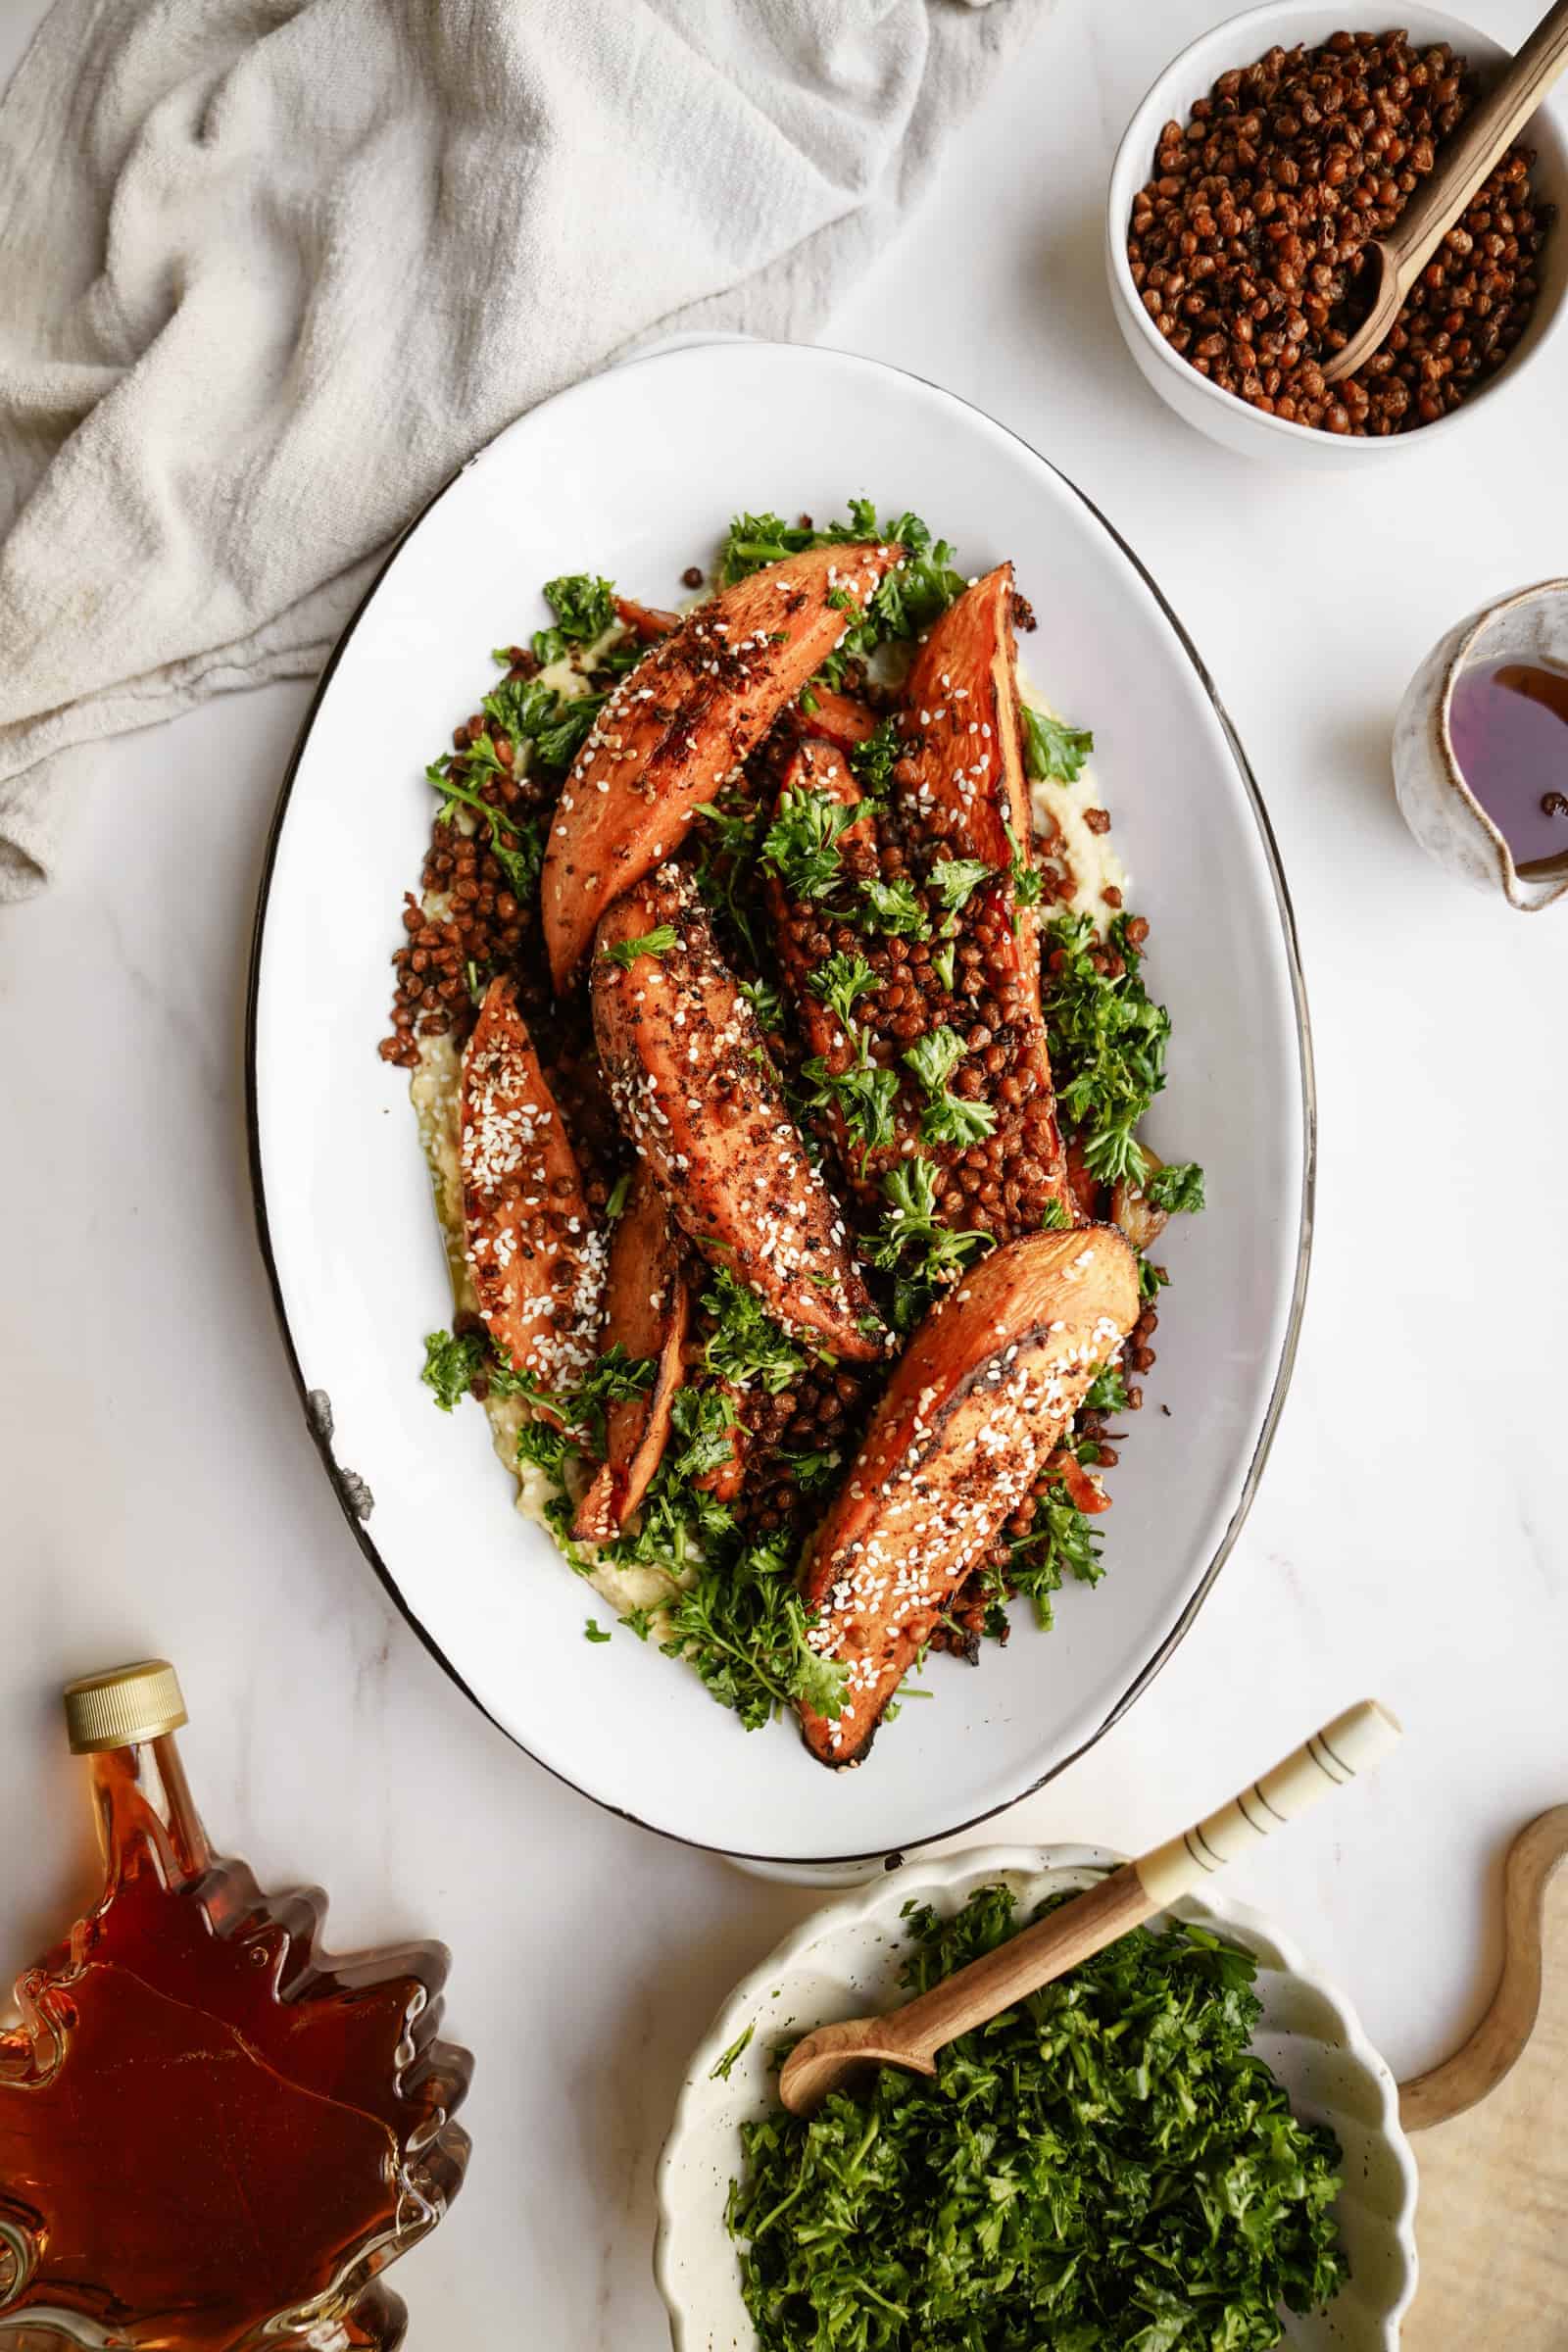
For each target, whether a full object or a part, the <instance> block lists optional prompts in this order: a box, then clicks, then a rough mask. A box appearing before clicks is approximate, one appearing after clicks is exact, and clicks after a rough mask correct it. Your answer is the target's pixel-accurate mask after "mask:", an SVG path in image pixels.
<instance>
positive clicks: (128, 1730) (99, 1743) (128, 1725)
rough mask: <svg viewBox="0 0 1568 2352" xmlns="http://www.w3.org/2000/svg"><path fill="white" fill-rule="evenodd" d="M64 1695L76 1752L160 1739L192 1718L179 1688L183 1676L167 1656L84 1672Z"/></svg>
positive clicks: (68, 1687)
mask: <svg viewBox="0 0 1568 2352" xmlns="http://www.w3.org/2000/svg"><path fill="white" fill-rule="evenodd" d="M65 1700H66V1730H67V1732H68V1733H69V1735H70V1738H71V1752H72V1754H73V1756H86V1755H91V1754H92V1753H93V1752H94V1751H95V1750H96V1749H98V1748H101V1747H134V1746H135V1745H136V1744H137V1742H138V1741H139V1740H161V1739H162V1738H163V1736H164V1734H165V1732H177V1731H178V1729H179V1727H180V1725H181V1724H182V1723H188V1722H189V1721H190V1718H189V1716H188V1715H187V1714H186V1712H185V1701H184V1700H183V1698H181V1696H180V1694H179V1677H178V1675H177V1674H176V1673H175V1672H174V1669H173V1668H172V1666H171V1664H170V1663H169V1660H168V1659H167V1658H140V1659H138V1660H137V1661H136V1663H135V1664H134V1665H132V1666H111V1667H109V1668H108V1669H107V1671H106V1672H104V1673H103V1674H84V1675H82V1676H81V1678H80V1680H79V1681H77V1682H74V1683H68V1684H67V1685H66V1689H65Z"/></svg>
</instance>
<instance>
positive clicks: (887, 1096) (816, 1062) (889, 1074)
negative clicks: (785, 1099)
mask: <svg viewBox="0 0 1568 2352" xmlns="http://www.w3.org/2000/svg"><path fill="white" fill-rule="evenodd" d="M850 1034H851V1036H852V1037H853V1039H854V1042H855V1058H854V1060H853V1061H851V1062H850V1063H849V1065H848V1067H847V1068H845V1069H842V1070H834V1069H830V1068H829V1066H828V1063H827V1061H826V1060H825V1059H824V1057H823V1056H822V1055H821V1054H812V1056H811V1058H810V1060H809V1061H807V1062H803V1064H802V1065H801V1076H802V1077H803V1078H804V1079H806V1080H807V1081H808V1082H809V1084H810V1086H811V1087H812V1089H813V1090H814V1091H813V1092H812V1094H811V1096H810V1097H809V1106H810V1108H811V1109H813V1110H820V1109H823V1108H836V1109H837V1110H838V1111H839V1112H840V1113H841V1114H842V1116H843V1120H844V1126H845V1131H846V1133H847V1134H848V1135H849V1136H850V1137H851V1138H852V1139H853V1141H854V1142H856V1143H858V1144H859V1145H860V1146H861V1147H862V1149H863V1151H866V1152H874V1151H877V1150H878V1149H880V1147H881V1146H882V1145H883V1144H891V1143H892V1141H893V1136H894V1105H895V1103H897V1101H898V1094H899V1078H898V1072H897V1071H896V1070H884V1069H882V1068H881V1067H880V1066H879V1065H878V1064H877V1062H875V1061H874V1060H873V1059H872V1056H871V1041H870V1039H869V1037H868V1036H867V1035H866V1033H865V1031H864V1030H863V1029H859V1028H856V1029H852V1030H851V1032H850Z"/></svg>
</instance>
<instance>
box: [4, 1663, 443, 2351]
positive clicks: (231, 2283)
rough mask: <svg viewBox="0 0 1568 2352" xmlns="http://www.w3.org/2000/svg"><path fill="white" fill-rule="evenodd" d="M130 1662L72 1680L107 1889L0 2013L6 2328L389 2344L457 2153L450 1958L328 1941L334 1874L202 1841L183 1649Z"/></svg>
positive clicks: (26, 2336)
mask: <svg viewBox="0 0 1568 2352" xmlns="http://www.w3.org/2000/svg"><path fill="white" fill-rule="evenodd" d="M117 1673H118V1677H119V1679H118V1680H116V1679H115V1678H110V1677H94V1678H89V1681H88V1682H87V1683H86V1684H84V1685H80V1686H73V1689H72V1691H70V1692H68V1694H67V1707H68V1716H69V1718H70V1721H71V1728H72V1735H73V1746H74V1747H76V1748H78V1749H79V1750H83V1751H85V1752H88V1753H89V1754H90V1758H91V1762H90V1770H91V1774H92V1781H93V1788H94V1791H95V1795H96V1800H97V1808H98V1820H99V1829H100V1834H101V1839H102V1844H103V1849H104V1858H105V1864H106V1873H105V1885H104V1891H103V1894H102V1897H101V1899H100V1900H99V1902H98V1903H97V1905H96V1906H95V1908H94V1909H93V1910H92V1911H91V1912H90V1913H89V1914H88V1915H87V1916H86V1918H84V1919H82V1920H80V1921H78V1923H77V1924H76V1926H74V1927H73V1929H72V1930H71V1932H70V1934H69V1936H67V1937H66V1939H65V1940H64V1942H62V1943H61V1944H60V1945H58V1946H57V1948H56V1949H55V1950H54V1951H52V1952H50V1953H48V1954H47V1955H46V1956H45V1957H44V1958H43V1959H42V1960H41V1961H39V1963H38V1964H37V1966H36V1967H34V1968H31V1969H29V1970H28V1971H27V1973H26V1974H25V1976H24V1977H23V1978H22V1979H21V1981H20V1983H19V1984H18V1985H17V2003H18V2007H19V2009H20V2013H21V2023H20V2025H19V2026H17V2027H15V2028H13V2029H11V2030H9V2031H6V2032H0V2348H3V2352H12V2348H13V2347H16V2348H17V2352H45V2348H46V2347H47V2348H50V2352H52V2348H53V2347H54V2346H56V2345H58V2346H60V2347H62V2348H63V2347H66V2346H75V2345H83V2346H94V2347H111V2346H113V2347H119V2346H125V2347H135V2352H261V2348H262V2347H263V2346H266V2347H267V2348H268V2352H280V2348H281V2347H288V2346H296V2345H298V2346H302V2347H303V2346H305V2345H310V2346H313V2347H322V2348H326V2352H349V2348H350V2347H355V2346H366V2347H369V2346H374V2347H377V2348H379V2352H386V2348H387V2347H390V2346H393V2345H396V2344H397V2343H399V2342H401V2340H402V2336H403V2330H404V2320H405V2314H404V2308H403V2305H402V2302H401V2301H400V2299H399V2298H398V2297H397V2296H395V2295H393V2294H391V2293H390V2292H389V2291H388V2290H387V2288H386V2287H385V2285H384V2284H383V2283H382V2282H381V2280H380V2279H379V2278H378V2277H377V2274H378V2273H379V2272H380V2271H381V2270H382V2269H383V2268H384V2267H385V2265H386V2264H387V2263H389V2262H391V2261H394V2260H395V2259H396V2258H397V2256H398V2255H400V2254H401V2253H403V2252H404V2251H406V2249H407V2248H408V2247H409V2246H410V2245H412V2244H413V2243H414V2242H415V2241H416V2240H417V2238H419V2237H420V2236H422V2235H423V2234H424V2232H425V2231H426V2230H427V2229H430V2228H432V2227H433V2225H434V2224H435V2223H436V2222H437V2221H438V2220H439V2219H440V2217H441V2214H442V2213H443V2212H444V2210H445V2208H446V2205H447V2203H448V2202H449V2200H450V2199H451V2197H452V2196H453V2195H454V2194H455V2193H456V2191H457V2189H458V2187H459V2185H460V2184H461V2182H462V2179H463V2174H464V2168H465V2166H466V2162H467V2154H468V2141H467V2135H466V2133H465V2132H464V2131H462V2129H461V2128H460V2127H459V2126H458V2125H457V2124H455V2123H453V2122H452V2120H451V2117H452V2114H453V2110H454V2109H455V2108H456V2107H457V2106H458V2104H459V2103H460V2101H461V2100H462V2098H463V2095H464V2092H465V2090H466V2086H467V2080H468V2073H469V2064H470V2062H469V2059H468V2056H467V2053H466V2051H463V2050H460V2049H457V2048H455V2047H454V2046H453V2045H452V2044H451V2043H448V2042H443V2041H441V2040H439V2039H438V2038H437V2028H438V2025H439V2022H440V2014H441V2000H440V1991H441V1986H442V1984H443V1982H444V1980H445V1977H446V1972H447V1966H448V1960H447V1954H446V1952H445V1950H444V1949H443V1947H442V1946H441V1945H439V1944H433V1943H416V1944H409V1945H405V1946H403V1947H402V1948H400V1949H397V1950H392V1951H381V1952H372V1953H366V1954H363V1955H356V1956H355V1957H353V1958H352V1959H344V1958H328V1957H327V1956H325V1955H324V1954H322V1953H319V1952H318V1950H317V1948H316V1939H317V1936H318V1934H319V1929H320V1924H321V1919H322V1915H323V1912H324V1910H325V1898H324V1896H323V1895H321V1894H320V1893H319V1891H318V1890H317V1889H315V1888H306V1889H301V1890H297V1891H293V1892H289V1893H285V1894H281V1895H266V1894H264V1893H263V1892H262V1891H261V1889H260V1888H259V1887H258V1886H257V1884H256V1881H255V1879H254V1878H253V1877H252V1875H251V1873H250V1871H249V1870H248V1869H247V1868H246V1866H245V1864H244V1863H243V1862H239V1861H234V1860H229V1859H225V1858H223V1857H221V1856H219V1855H215V1854H214V1852H213V1850H212V1848H211V1846H210V1845H209V1843H208V1840H207V1835H206V1832H205V1831H204V1829H203V1827H202V1823H201V1819H200V1816H199V1815H198V1813H197V1811H196V1808H195V1805H194V1804H193V1802H192V1800H191V1794H190V1789H189V1787H188V1785H187V1783H186V1780H185V1775H184V1771H183V1768H182V1766H181V1763H180V1758H179V1754H178V1750H177V1748H176V1746H175V1741H174V1730H175V1728H176V1727H177V1725H178V1724H180V1723H183V1722H184V1720H185V1716H184V1710H183V1707H182V1705H181V1703H180V1701H179V1693H178V1685H177V1683H176V1682H175V1680H174V1676H173V1673H172V1669H171V1668H169V1667H167V1666H164V1665H163V1663H162V1662H161V1661H154V1662H152V1663H151V1664H149V1665H147V1666H143V1667H139V1668H135V1669H125V1668H122V1669H119V1670H117Z"/></svg>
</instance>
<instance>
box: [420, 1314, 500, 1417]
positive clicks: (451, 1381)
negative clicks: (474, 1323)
mask: <svg viewBox="0 0 1568 2352" xmlns="http://www.w3.org/2000/svg"><path fill="white" fill-rule="evenodd" d="M489 1352H490V1341H489V1337H488V1335H487V1334H486V1333H485V1332H483V1331H466V1332H464V1333H462V1334H461V1335H454V1334H453V1333H452V1332H450V1331H432V1332H431V1333H429V1334H428V1336H427V1337H426V1340H425V1343H424V1370H423V1371H422V1372H421V1373H420V1374H419V1378H420V1379H421V1380H422V1381H423V1383H424V1385H425V1387H426V1388H427V1389H433V1390H434V1392H435V1400H436V1402H437V1404H438V1405H439V1406H440V1407H441V1410H442V1411H443V1412H444V1413H450V1412H451V1410H452V1408H453V1406H454V1405H455V1404H456V1403H457V1401H458V1399H459V1397H466V1395H467V1394H468V1388H469V1384H470V1383H471V1381H472V1380H473V1377H474V1374H475V1373H476V1372H477V1371H478V1370H479V1367H480V1365H481V1364H482V1363H483V1362H484V1360H485V1358H486V1356H487V1355H488V1354H489Z"/></svg>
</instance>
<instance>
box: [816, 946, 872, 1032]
mask: <svg viewBox="0 0 1568 2352" xmlns="http://www.w3.org/2000/svg"><path fill="white" fill-rule="evenodd" d="M877 984H878V983H877V976H876V974H875V972H873V971H872V969H871V966H870V965H869V964H868V963H867V962H866V960H865V957H864V956H829V957H828V959H827V961H826V963H819V964H818V965H817V966H816V969H815V970H814V971H813V972H812V973H811V974H810V976H809V979H808V981H807V986H808V988H809V990H810V992H811V994H812V996H813V997H820V998H821V1000H822V1002H823V1004H824V1005H827V1007H828V1009H829V1011H831V1012H834V1013H836V1014H837V1016H838V1018H839V1020H840V1021H841V1022H842V1023H843V1025H844V1027H845V1028H846V1029H849V1028H852V1027H853V1026H854V1013H855V1007H856V1005H858V1003H859V1001H860V999H861V998H862V997H864V996H869V995H870V993H871V991H872V990H873V989H874V988H875V987H876V986H877Z"/></svg>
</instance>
